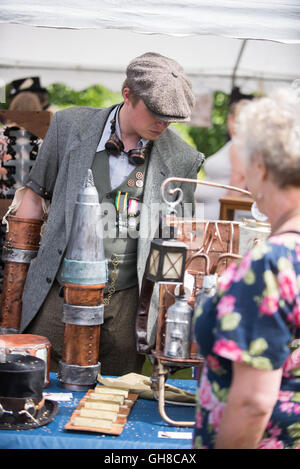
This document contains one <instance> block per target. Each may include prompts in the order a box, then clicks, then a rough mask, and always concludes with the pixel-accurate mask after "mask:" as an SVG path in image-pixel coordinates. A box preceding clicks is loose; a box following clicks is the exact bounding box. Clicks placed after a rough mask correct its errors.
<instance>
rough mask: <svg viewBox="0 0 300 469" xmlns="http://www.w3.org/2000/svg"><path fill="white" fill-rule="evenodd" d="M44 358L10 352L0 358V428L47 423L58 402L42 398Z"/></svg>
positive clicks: (8, 428)
mask: <svg viewBox="0 0 300 469" xmlns="http://www.w3.org/2000/svg"><path fill="white" fill-rule="evenodd" d="M44 379H45V362H44V360H42V359H41V358H38V357H33V356H31V355H21V354H15V353H10V354H7V355H4V359H3V358H1V361H0V429H1V430H4V429H5V430H27V429H32V428H36V427H40V426H42V425H46V424H47V423H49V422H50V421H51V420H52V419H53V418H54V417H55V415H56V414H57V411H58V403H57V402H55V401H52V400H49V399H44V398H43V388H44Z"/></svg>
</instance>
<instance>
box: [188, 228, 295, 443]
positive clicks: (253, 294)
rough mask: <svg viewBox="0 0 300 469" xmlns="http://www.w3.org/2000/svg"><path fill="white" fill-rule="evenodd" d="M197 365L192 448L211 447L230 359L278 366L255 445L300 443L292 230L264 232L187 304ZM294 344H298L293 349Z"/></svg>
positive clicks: (258, 365)
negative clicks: (211, 290) (212, 288)
mask: <svg viewBox="0 0 300 469" xmlns="http://www.w3.org/2000/svg"><path fill="white" fill-rule="evenodd" d="M194 321H195V323H194V325H195V335H196V338H197V340H198V342H199V345H200V351H201V353H202V355H203V356H204V357H205V364H204V367H203V371H202V374H201V377H200V382H199V387H198V390H197V409H196V424H195V429H194V436H193V447H194V448H213V447H214V443H215V438H216V434H217V431H218V426H219V423H220V420H221V417H222V412H223V409H224V407H225V405H226V400H227V395H228V392H229V388H230V384H231V377H232V362H240V363H246V364H248V365H250V366H253V367H255V368H258V369H261V370H272V369H278V368H281V367H282V368H283V377H282V382H281V389H280V392H279V396H278V400H277V403H276V405H275V407H274V409H273V413H272V415H271V418H270V420H269V422H268V425H267V427H266V429H265V432H264V435H263V438H262V440H261V441H260V443H259V445H258V448H259V449H263V448H265V449H268V448H272V449H273V448H277V449H283V448H290V449H292V448H297V449H300V347H299V342H298V340H297V339H299V338H300V233H299V234H297V233H293V232H290V233H285V234H280V235H277V236H272V237H271V238H269V239H268V240H267V241H266V242H265V243H262V244H260V245H257V246H255V247H254V248H253V249H252V250H251V251H250V252H249V253H248V254H247V255H246V256H245V257H244V258H243V260H242V262H241V263H240V265H239V266H238V265H237V264H235V263H233V264H231V265H230V266H229V267H228V269H227V270H226V271H225V272H224V274H223V275H222V276H221V278H220V280H219V284H218V291H217V294H216V295H215V296H214V297H212V298H210V299H209V300H208V301H206V302H205V303H204V305H203V306H202V307H201V306H200V307H198V308H196V309H195V318H194ZM297 346H298V349H297Z"/></svg>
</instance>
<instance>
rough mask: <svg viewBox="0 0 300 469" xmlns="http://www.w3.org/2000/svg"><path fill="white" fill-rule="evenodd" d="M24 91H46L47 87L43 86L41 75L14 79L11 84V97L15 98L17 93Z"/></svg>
mask: <svg viewBox="0 0 300 469" xmlns="http://www.w3.org/2000/svg"><path fill="white" fill-rule="evenodd" d="M24 91H30V92H31V93H37V92H46V93H47V89H46V88H42V87H41V84H40V79H39V77H28V78H20V79H19V80H14V81H12V82H11V84H10V90H9V97H10V98H14V97H15V96H17V94H19V93H22V92H24Z"/></svg>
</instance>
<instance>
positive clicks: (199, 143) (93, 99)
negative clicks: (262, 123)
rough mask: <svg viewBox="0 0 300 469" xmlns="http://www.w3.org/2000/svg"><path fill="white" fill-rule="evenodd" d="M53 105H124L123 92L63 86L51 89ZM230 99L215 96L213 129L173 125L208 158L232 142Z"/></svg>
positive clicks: (102, 87) (50, 87)
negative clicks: (229, 111)
mask: <svg viewBox="0 0 300 469" xmlns="http://www.w3.org/2000/svg"><path fill="white" fill-rule="evenodd" d="M47 90H48V92H49V100H50V102H51V104H53V105H54V106H56V107H57V108H59V109H65V108H67V107H71V106H92V107H107V106H111V105H113V104H117V103H119V102H121V100H122V96H121V93H115V92H113V91H110V90H109V89H107V88H106V87H104V86H101V85H93V86H90V87H89V88H87V89H86V90H82V91H76V90H73V89H72V88H69V87H68V86H66V85H64V84H61V83H54V84H53V85H50V86H49V87H48V88H47ZM228 100H229V97H228V95H227V94H226V93H224V92H222V91H216V92H215V93H214V102H213V109H212V125H211V127H209V128H201V127H192V126H190V125H188V124H184V123H174V124H172V126H173V127H174V129H175V130H176V131H177V132H178V133H179V134H180V136H181V137H182V138H183V140H185V141H186V142H187V143H188V144H189V145H191V146H193V147H194V148H197V150H199V151H201V152H202V153H204V154H205V156H206V157H208V156H210V155H212V154H213V153H215V152H216V151H218V150H219V149H220V148H221V147H222V146H223V145H225V143H226V142H227V140H228V134H227V126H226V119H227V113H228Z"/></svg>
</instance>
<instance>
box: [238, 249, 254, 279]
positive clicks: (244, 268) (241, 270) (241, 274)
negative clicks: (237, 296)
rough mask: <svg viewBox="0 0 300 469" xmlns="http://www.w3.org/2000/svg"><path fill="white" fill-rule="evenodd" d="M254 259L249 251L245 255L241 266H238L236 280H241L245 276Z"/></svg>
mask: <svg viewBox="0 0 300 469" xmlns="http://www.w3.org/2000/svg"><path fill="white" fill-rule="evenodd" d="M251 261H252V254H251V251H249V252H248V253H247V254H246V255H245V257H244V258H243V260H242V262H241V264H240V266H239V267H238V269H237V271H236V274H235V276H234V278H233V281H234V282H240V281H241V280H242V278H243V277H245V275H246V273H247V272H248V270H249V268H250V265H251Z"/></svg>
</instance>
